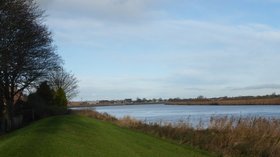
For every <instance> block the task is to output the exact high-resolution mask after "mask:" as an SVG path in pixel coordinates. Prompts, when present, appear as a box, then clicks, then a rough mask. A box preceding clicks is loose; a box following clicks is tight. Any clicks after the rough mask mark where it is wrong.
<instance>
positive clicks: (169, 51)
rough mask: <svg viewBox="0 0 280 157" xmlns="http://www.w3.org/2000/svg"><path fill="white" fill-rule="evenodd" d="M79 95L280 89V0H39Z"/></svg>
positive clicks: (231, 93) (238, 92)
mask: <svg viewBox="0 0 280 157" xmlns="http://www.w3.org/2000/svg"><path fill="white" fill-rule="evenodd" d="M39 4H40V5H41V7H42V8H43V9H45V10H46V14H47V17H46V24H47V25H48V26H49V28H50V30H51V31H52V32H53V38H54V41H55V44H56V46H57V51H58V53H59V54H60V55H61V56H62V57H63V59H64V61H65V67H66V69H68V70H71V71H72V72H73V73H74V74H75V75H76V76H77V77H78V79H79V80H80V82H79V86H80V94H79V96H78V97H77V98H76V100H81V99H82V100H100V99H123V98H137V97H140V98H160V97H161V98H170V97H181V98H189V97H197V96H198V95H204V96H206V97H217V96H240V95H264V94H271V93H273V92H276V93H279V90H280V71H279V70H278V68H279V67H280V62H279V60H280V52H279V51H280V22H279V17H280V0H211V1H209V0H172V1H171V0H39Z"/></svg>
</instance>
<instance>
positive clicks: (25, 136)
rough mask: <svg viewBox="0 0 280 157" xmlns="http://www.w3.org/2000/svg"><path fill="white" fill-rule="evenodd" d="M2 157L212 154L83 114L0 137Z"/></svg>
mask: <svg viewBox="0 0 280 157" xmlns="http://www.w3.org/2000/svg"><path fill="white" fill-rule="evenodd" d="M0 156H1V157H30V156H32V157H50V156H51V157H79V156H80V157H95V156H96V157H142V156H143V157H156V156H158V157H173V156H176V157H180V156H182V157H209V155H207V154H206V153H204V152H200V151H196V150H193V149H191V148H188V147H184V146H180V145H177V144H174V143H172V142H170V141H166V140H162V139H159V138H156V137H153V136H149V135H146V134H144V133H141V132H137V131H132V130H130V129H126V128H121V127H118V126H116V125H114V124H111V123H108V122H103V121H100V120H96V119H92V118H86V117H81V116H75V115H69V116H58V117H51V118H47V119H44V120H41V121H38V122H35V123H33V124H32V125H30V126H27V127H25V128H23V129H19V130H17V131H15V132H13V133H10V134H7V135H4V136H2V137H0Z"/></svg>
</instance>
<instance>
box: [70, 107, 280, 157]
mask: <svg viewBox="0 0 280 157" xmlns="http://www.w3.org/2000/svg"><path fill="white" fill-rule="evenodd" d="M72 113H75V114H79V115H84V116H88V117H93V118H96V119H100V120H104V121H109V122H112V123H114V124H117V125H119V126H122V127H128V128H132V129H135V130H139V131H142V132H145V133H149V134H153V135H156V136H158V137H161V138H167V139H172V140H175V141H177V142H179V143H181V144H187V145H191V146H193V147H197V148H200V149H204V150H208V151H210V152H214V153H216V154H218V155H219V156H224V157H239V156H240V157H279V154H280V120H279V119H264V118H228V117H224V118H211V120H210V122H209V127H208V128H207V129H204V128H202V127H197V128H193V127H191V125H189V124H190V123H188V122H181V123H178V124H176V125H174V124H173V125H172V124H165V125H162V124H156V123H152V124H146V123H144V122H141V121H138V120H136V119H133V118H131V117H124V118H121V119H117V118H115V117H113V116H111V115H109V114H106V113H104V114H101V113H98V112H96V111H91V110H80V111H72Z"/></svg>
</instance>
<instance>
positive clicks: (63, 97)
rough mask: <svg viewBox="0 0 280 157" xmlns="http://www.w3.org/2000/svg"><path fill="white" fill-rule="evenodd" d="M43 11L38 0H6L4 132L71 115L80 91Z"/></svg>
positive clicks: (2, 16) (1, 63) (0, 32)
mask: <svg viewBox="0 0 280 157" xmlns="http://www.w3.org/2000/svg"><path fill="white" fill-rule="evenodd" d="M43 13H44V12H43V11H42V10H41V9H40V8H39V7H38V5H37V4H36V2H35V1H34V0H1V1H0V132H7V131H10V130H13V129H15V128H18V127H21V126H22V125H24V124H26V123H29V122H30V121H33V120H36V119H40V118H43V117H46V116H50V115H56V114H62V113H65V112H66V110H67V108H66V105H67V99H70V98H72V97H73V96H75V94H76V93H77V92H76V89H77V79H76V78H75V77H74V76H73V75H72V74H71V73H68V72H66V71H65V70H64V69H63V67H62V63H63V62H62V59H61V57H60V56H59V55H58V54H57V52H56V51H55V46H54V45H53V42H52V41H53V40H52V38H51V32H50V31H49V30H48V28H47V26H46V25H44V24H43V20H44V19H43V17H44V14H43Z"/></svg>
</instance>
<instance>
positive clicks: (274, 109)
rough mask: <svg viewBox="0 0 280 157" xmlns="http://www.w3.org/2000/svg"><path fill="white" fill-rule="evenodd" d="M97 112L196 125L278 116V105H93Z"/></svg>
mask: <svg viewBox="0 0 280 157" xmlns="http://www.w3.org/2000/svg"><path fill="white" fill-rule="evenodd" d="M94 109H95V110H96V111H98V112H102V113H103V112H106V113H108V114H110V115H113V116H116V117H117V118H122V117H124V116H131V117H134V118H136V119H138V120H142V121H145V122H158V123H159V122H162V123H165V122H167V123H176V122H180V121H188V122H190V123H191V124H193V125H197V124H198V122H199V121H202V122H203V123H207V122H209V120H210V117H213V116H214V117H224V116H228V117H232V116H234V117H263V118H280V106H276V105H275V106H272V105H269V106H268V105H264V106H236V105H235V106H206V105H205V106H182V105H164V104H149V105H125V106H104V107H95V108H94Z"/></svg>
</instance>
